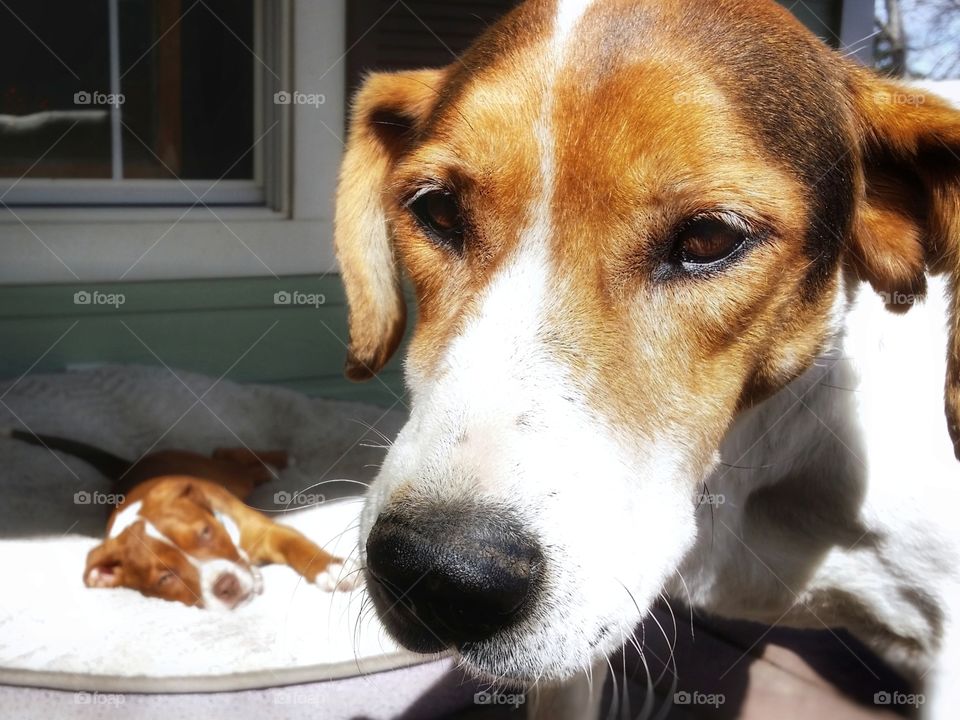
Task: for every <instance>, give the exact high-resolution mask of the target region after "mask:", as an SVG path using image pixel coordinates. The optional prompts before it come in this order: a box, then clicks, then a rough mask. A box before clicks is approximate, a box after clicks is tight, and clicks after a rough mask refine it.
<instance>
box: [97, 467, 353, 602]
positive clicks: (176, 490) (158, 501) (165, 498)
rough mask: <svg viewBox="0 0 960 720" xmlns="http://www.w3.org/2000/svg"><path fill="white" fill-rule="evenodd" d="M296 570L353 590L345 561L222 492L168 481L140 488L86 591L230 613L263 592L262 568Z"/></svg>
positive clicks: (121, 509)
mask: <svg viewBox="0 0 960 720" xmlns="http://www.w3.org/2000/svg"><path fill="white" fill-rule="evenodd" d="M272 563H277V564H281V565H287V566H289V567H291V568H293V569H294V570H295V571H296V572H297V573H298V574H300V575H302V576H303V577H304V578H305V579H306V580H308V581H309V582H312V583H316V584H317V585H318V586H319V587H320V588H322V589H324V590H328V591H332V590H349V589H351V588H352V587H353V577H351V576H348V573H347V572H346V571H345V570H344V566H343V561H342V560H341V559H340V558H336V557H334V556H332V555H330V554H329V553H327V552H325V551H324V550H323V549H322V548H320V547H319V546H317V545H316V544H315V543H313V542H312V541H311V540H309V539H307V538H306V537H304V536H303V535H302V534H301V533H299V532H298V531H296V530H294V529H293V528H291V527H287V526H285V525H280V524H277V523H275V522H273V520H271V519H270V518H268V517H266V516H265V515H263V514H262V513H259V512H257V511H256V510H253V509H252V508H249V507H247V506H246V505H244V504H243V503H242V502H240V500H239V499H237V498H236V497H235V496H234V495H233V494H231V493H230V492H229V491H227V490H226V489H225V488H223V487H222V486H220V485H217V484H215V483H212V482H209V481H206V480H201V479H199V478H195V477H188V476H170V475H168V476H164V477H160V478H154V479H153V480H148V481H147V482H145V483H141V484H140V485H137V486H136V487H135V488H134V489H133V490H132V491H131V492H130V494H129V495H128V496H127V497H126V498H125V499H124V502H123V503H121V504H120V505H118V506H117V508H116V509H115V510H114V512H113V514H112V515H111V517H110V521H109V522H108V523H107V538H106V540H104V541H103V543H102V544H101V545H98V546H97V547H95V548H94V549H93V550H91V551H90V553H89V555H88V556H87V566H86V569H85V570H84V574H83V581H84V583H86V585H87V586H88V587H96V588H112V587H126V588H131V589H133V590H137V591H139V592H140V593H142V594H143V595H146V596H147V597H156V598H162V599H164V600H173V601H176V602H181V603H183V604H185V605H196V606H199V607H204V608H213V609H220V610H232V609H234V608H236V607H238V606H240V605H242V604H243V603H246V602H248V601H249V600H251V599H253V597H254V596H256V595H257V594H258V593H260V592H261V591H262V589H263V586H262V583H261V580H260V573H259V572H258V571H257V566H259V565H267V564H272Z"/></svg>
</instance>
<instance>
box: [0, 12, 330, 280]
mask: <svg viewBox="0 0 960 720" xmlns="http://www.w3.org/2000/svg"><path fill="white" fill-rule="evenodd" d="M346 2H347V0H327V1H325V2H323V3H317V2H314V1H312V0H255V3H254V12H255V14H256V17H257V18H262V21H258V22H255V42H254V47H253V50H254V53H255V54H256V55H257V57H258V58H262V61H261V60H259V59H256V58H252V59H251V61H252V62H254V63H255V67H256V68H257V69H258V71H257V72H254V95H255V97H259V98H263V99H264V101H263V102H260V103H255V122H254V126H255V128H263V129H268V128H272V129H271V130H260V131H259V133H260V134H258V138H260V140H259V142H258V143H257V145H256V148H255V150H254V152H255V153H256V155H255V158H254V168H255V172H254V181H247V180H223V181H220V182H216V181H215V180H201V181H180V180H176V179H172V180H124V181H122V182H120V183H115V182H114V181H111V180H81V181H79V182H78V181H75V180H46V179H44V180H33V179H26V178H25V179H21V180H18V181H14V182H12V183H10V185H12V186H13V189H12V190H11V189H10V188H9V187H7V188H4V187H0V233H2V234H3V236H4V237H5V240H4V246H5V250H4V253H5V257H6V261H5V262H3V263H0V284H26V283H44V282H49V283H56V282H72V283H76V282H77V281H78V280H79V281H82V282H111V281H119V280H160V279H188V278H202V277H252V276H263V275H275V276H282V275H294V274H303V273H330V272H336V271H337V265H336V260H335V257H334V253H333V242H332V225H333V221H332V217H333V194H334V190H335V188H336V177H337V171H338V168H339V163H340V158H341V155H342V151H343V137H344V122H345V120H344V116H345V114H346V99H345V97H344V76H345V71H344V59H345V51H346V47H345V31H344V28H345V27H346ZM265 66H269V67H270V68H271V69H272V70H273V73H275V74H276V77H274V75H273V73H271V72H269V71H267V70H266V69H265ZM280 90H287V91H298V92H301V93H304V94H311V93H313V94H321V95H323V96H324V98H325V103H324V104H323V105H321V106H320V107H314V106H310V105H297V104H289V105H281V104H276V103H275V102H273V96H274V93H275V92H278V91H280ZM254 182H256V183H257V185H258V186H257V187H256V188H255V187H253V186H252V184H253V183H254ZM110 184H113V186H114V187H113V188H111V191H112V192H111V195H110V196H109V202H102V201H101V202H100V203H99V204H79V200H89V199H94V200H95V199H96V195H95V194H96V192H98V191H99V190H100V189H101V187H99V186H103V185H110ZM214 184H215V187H213V188H212V189H211V186H212V185H214ZM21 187H22V188H23V190H25V191H29V193H28V196H30V194H32V199H31V201H30V202H26V203H19V204H18V203H16V202H15V200H16V199H17V196H16V195H15V194H14V193H16V192H17V190H18V188H21ZM208 191H209V194H208V195H204V193H205V192H208ZM4 193H6V194H4ZM84 194H86V195H85V196H84ZM198 197H199V198H200V200H198ZM62 200H67V201H70V202H72V204H70V205H66V204H58V203H59V201H62ZM144 251H146V252H144ZM141 253H143V257H142V258H140V257H139V256H140V255H141ZM134 261H136V262H134Z"/></svg>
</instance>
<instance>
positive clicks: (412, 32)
mask: <svg viewBox="0 0 960 720" xmlns="http://www.w3.org/2000/svg"><path fill="white" fill-rule="evenodd" d="M518 2H519V0H456V1H451V0H403V1H402V2H398V1H396V0H348V2H347V47H348V48H349V50H348V52H347V89H348V91H349V92H350V94H351V95H352V93H353V91H354V90H355V89H356V88H357V85H358V84H359V82H360V80H361V79H362V77H363V74H364V73H366V72H369V71H371V70H404V69H410V68H420V67H439V66H441V65H447V64H448V63H450V62H452V61H453V59H454V56H456V55H457V54H459V53H461V52H463V51H464V50H466V49H467V47H468V46H469V45H470V43H471V42H472V41H473V40H474V39H475V38H476V37H477V36H478V35H479V34H480V33H481V32H483V30H484V29H486V27H487V26H488V25H490V24H491V23H492V22H493V21H495V20H496V19H497V18H499V17H500V16H501V15H503V14H504V13H506V12H507V11H508V10H510V9H511V8H513V7H514V6H515V5H517V4H518Z"/></svg>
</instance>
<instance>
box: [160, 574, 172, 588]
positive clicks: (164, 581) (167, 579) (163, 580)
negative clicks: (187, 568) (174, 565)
mask: <svg viewBox="0 0 960 720" xmlns="http://www.w3.org/2000/svg"><path fill="white" fill-rule="evenodd" d="M173 578H174V574H173V573H172V572H165V573H163V574H162V575H161V576H160V577H159V578H157V585H161V586H163V585H169V584H170V583H171V582H172V581H173Z"/></svg>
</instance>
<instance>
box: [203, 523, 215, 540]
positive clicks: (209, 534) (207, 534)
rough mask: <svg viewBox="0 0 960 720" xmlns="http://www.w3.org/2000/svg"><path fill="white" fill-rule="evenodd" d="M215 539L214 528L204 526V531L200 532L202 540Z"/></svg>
mask: <svg viewBox="0 0 960 720" xmlns="http://www.w3.org/2000/svg"><path fill="white" fill-rule="evenodd" d="M211 538H213V528H212V527H210V526H209V525H204V526H203V529H202V530H201V531H200V539H201V540H210V539H211Z"/></svg>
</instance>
